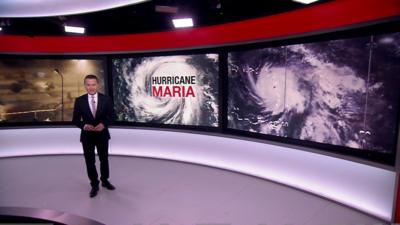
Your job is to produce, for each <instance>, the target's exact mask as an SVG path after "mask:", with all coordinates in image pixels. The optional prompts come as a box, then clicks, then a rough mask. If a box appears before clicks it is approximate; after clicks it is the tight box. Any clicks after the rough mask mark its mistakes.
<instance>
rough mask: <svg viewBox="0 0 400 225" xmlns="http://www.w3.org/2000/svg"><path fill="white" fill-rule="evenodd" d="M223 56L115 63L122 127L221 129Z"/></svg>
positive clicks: (119, 60)
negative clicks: (220, 64) (133, 124)
mask: <svg viewBox="0 0 400 225" xmlns="http://www.w3.org/2000/svg"><path fill="white" fill-rule="evenodd" d="M218 61H219V60H218V54H196V55H174V56H154V57H133V58H115V59H113V60H112V77H113V93H114V106H115V112H116V115H117V120H118V121H126V122H143V123H157V124H175V125H195V126H211V127H217V126H218V104H219V102H218Z"/></svg>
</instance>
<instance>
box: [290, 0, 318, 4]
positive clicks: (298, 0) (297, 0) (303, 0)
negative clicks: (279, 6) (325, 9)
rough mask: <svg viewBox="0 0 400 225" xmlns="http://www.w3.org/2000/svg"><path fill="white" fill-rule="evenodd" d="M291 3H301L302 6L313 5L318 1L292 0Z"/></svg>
mask: <svg viewBox="0 0 400 225" xmlns="http://www.w3.org/2000/svg"><path fill="white" fill-rule="evenodd" d="M292 1H294V2H300V3H303V4H310V3H313V2H317V1H318V0H292Z"/></svg>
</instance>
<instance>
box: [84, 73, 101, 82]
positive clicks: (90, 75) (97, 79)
mask: <svg viewBox="0 0 400 225" xmlns="http://www.w3.org/2000/svg"><path fill="white" fill-rule="evenodd" d="M86 79H95V80H96V81H97V83H99V78H97V76H96V75H93V74H89V75H86V76H85V79H83V83H85V81H86Z"/></svg>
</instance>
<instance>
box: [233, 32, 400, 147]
mask: <svg viewBox="0 0 400 225" xmlns="http://www.w3.org/2000/svg"><path fill="white" fill-rule="evenodd" d="M228 67H229V68H228V77H229V96H228V127H229V128H233V129H238V130H244V131H249V132H256V133H262V134H268V135H274V136H281V137H289V138H294V139H300V140H307V141H313V142H319V143H325V144H332V145H339V146H345V147H350V148H356V149H367V150H373V151H376V152H383V153H392V152H393V151H394V149H395V145H396V133H397V132H396V129H397V123H398V108H399V91H400V33H391V34H383V35H374V36H367V37H361V38H351V39H341V40H331V41H324V42H314V43H306V44H296V45H289V46H281V47H272V48H264V49H255V50H249V51H240V52H231V53H229V55H228Z"/></svg>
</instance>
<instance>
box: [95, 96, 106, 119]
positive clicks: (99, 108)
mask: <svg viewBox="0 0 400 225" xmlns="http://www.w3.org/2000/svg"><path fill="white" fill-rule="evenodd" d="M103 100H104V99H103V97H102V96H101V95H100V93H98V95H97V111H96V118H97V117H98V116H99V115H100V113H101V111H102V110H103Z"/></svg>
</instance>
